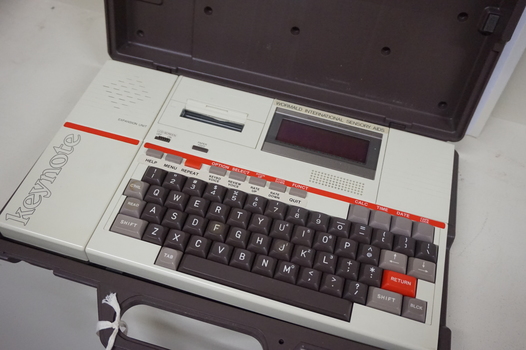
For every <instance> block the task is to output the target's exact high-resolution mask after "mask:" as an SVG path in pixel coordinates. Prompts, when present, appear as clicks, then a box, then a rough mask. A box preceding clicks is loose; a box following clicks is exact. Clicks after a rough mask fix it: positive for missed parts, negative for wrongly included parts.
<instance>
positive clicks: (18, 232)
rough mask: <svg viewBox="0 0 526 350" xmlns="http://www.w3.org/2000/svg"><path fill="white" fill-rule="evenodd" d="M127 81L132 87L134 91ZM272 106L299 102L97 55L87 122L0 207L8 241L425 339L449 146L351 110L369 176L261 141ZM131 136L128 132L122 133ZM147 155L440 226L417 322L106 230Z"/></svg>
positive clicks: (339, 212) (342, 328) (438, 293)
mask: <svg viewBox="0 0 526 350" xmlns="http://www.w3.org/2000/svg"><path fill="white" fill-rule="evenodd" d="M119 84H121V86H119ZM132 87H133V88H136V89H138V90H137V91H136V92H134V90H133V88H132ZM119 94H120V95H119ZM122 94H124V95H125V96H124V97H123V96H122ZM135 94H136V95H135ZM144 95H147V96H148V97H147V98H146V97H145V96H144ZM115 99H117V100H115ZM278 106H279V107H280V108H287V106H289V108H293V109H294V110H297V108H300V106H294V105H291V104H287V103H284V102H281V101H275V100H272V99H269V98H266V97H261V96H257V95H253V94H249V93H246V92H242V91H237V90H234V89H229V88H225V87H221V86H216V85H212V84H208V83H204V82H201V81H197V80H193V79H189V78H185V77H176V76H173V75H169V74H166V73H160V72H156V71H152V70H148V69H145V68H139V67H134V66H131V65H128V64H123V63H118V62H108V64H107V65H105V67H104V68H103V69H102V71H101V73H100V74H99V75H98V76H97V78H96V79H95V80H94V82H93V83H92V85H91V86H90V87H89V89H88V91H87V92H86V94H85V95H84V96H83V97H82V99H81V101H79V103H78V105H77V107H76V108H75V109H74V111H73V112H72V113H71V115H70V117H68V120H67V122H69V123H72V124H74V125H80V126H84V127H88V128H91V129H90V130H88V131H86V132H85V131H79V130H77V129H71V128H70V127H68V126H67V125H69V124H67V123H66V124H65V126H64V127H62V128H61V130H59V132H58V134H57V136H56V137H55V139H54V140H53V141H52V142H51V144H50V146H49V147H48V148H47V149H46V150H45V152H44V153H43V154H42V156H41V158H40V159H39V160H38V162H37V163H36V164H35V166H34V167H33V169H32V170H31V172H30V173H29V174H28V176H27V177H26V179H25V180H24V182H23V183H22V184H21V186H20V188H19V189H18V191H17V192H16V193H15V194H14V196H13V198H12V199H11V201H10V202H9V203H8V205H7V206H6V207H5V208H4V210H3V212H2V214H1V216H0V230H1V232H2V234H3V235H5V236H7V237H10V238H12V239H15V240H19V241H23V242H27V243H29V244H32V245H35V246H39V247H43V248H45V249H49V250H51V251H55V252H58V253H61V254H64V255H68V256H72V257H75V258H78V259H83V260H89V261H90V262H93V263H96V264H100V265H103V266H107V267H109V268H112V269H116V270H120V271H123V272H127V273H130V274H133V275H137V276H140V277H143V278H146V279H150V280H153V281H157V282H160V283H164V284H166V285H170V286H173V287H176V288H180V289H183V290H186V291H188V292H192V293H195V294H198V295H202V296H205V297H209V298H212V299H216V300H219V301H221V302H225V303H228V304H231V305H234V306H237V307H242V308H245V309H248V310H252V311H254V312H258V313H262V314H265V315H269V316H272V317H276V318H280V319H283V320H285V321H289V322H292V323H296V324H300V325H303V326H306V327H311V328H314V329H318V330H321V331H324V332H327V333H330V334H334V335H337V336H341V337H344V338H348V339H353V340H356V341H359V342H365V343H368V344H371V345H375V346H380V347H383V348H393V349H403V348H404V349H405V348H407V349H435V348H436V346H437V342H438V333H439V327H440V310H441V300H442V287H443V285H442V283H443V276H444V273H445V271H444V261H445V253H446V250H445V246H446V239H447V235H446V233H447V224H448V219H449V208H450V201H451V198H450V193H451V180H452V176H453V158H454V148H453V146H452V145H450V144H448V143H444V142H440V141H436V140H431V139H428V138H425V137H421V136H417V135H410V134H407V133H404V132H401V131H398V130H389V129H388V128H385V127H380V126H374V125H372V124H368V123H364V122H359V121H356V125H361V126H362V127H363V128H364V129H366V130H373V129H374V130H375V131H376V132H378V133H379V134H381V136H382V144H381V148H380V153H379V160H378V164H377V169H376V176H375V178H374V179H372V180H370V179H364V178H361V177H359V176H355V175H352V174H346V173H341V172H338V171H336V170H331V169H326V168H322V167H320V166H316V165H312V164H309V163H306V162H301V161H298V160H294V159H290V158H286V157H282V156H279V155H274V154H270V153H267V152H263V151H262V150H261V148H262V145H263V143H264V140H265V135H266V131H267V130H268V128H269V125H270V122H271V120H272V116H273V114H274V111H275V110H276V108H277V107H278ZM184 108H189V109H192V108H193V109H198V110H199V111H201V112H202V111H203V110H205V111H207V113H208V112H210V113H212V114H213V111H214V110H217V111H218V115H217V118H218V119H223V120H224V119H227V120H233V121H235V122H238V123H242V124H243V125H244V127H243V130H242V131H241V132H238V131H234V130H228V129H225V128H221V127H218V126H214V125H208V124H205V123H203V122H201V121H195V120H190V119H186V118H182V117H181V116H180V115H181V112H182V110H183V109H184ZM320 114H321V113H320ZM326 115H329V114H326ZM329 117H331V116H329ZM342 118H345V117H342ZM345 119H346V120H347V118H345ZM107 133H109V134H107ZM70 135H73V136H70ZM77 135H78V136H77ZM115 135H117V136H115ZM119 136H122V138H119ZM159 136H162V140H161V139H159ZM68 137H69V138H72V140H73V141H71V142H70V143H75V142H76V141H75V142H74V140H77V137H78V138H79V139H81V141H79V142H78V143H76V144H75V145H74V151H72V152H71V153H70V154H67V158H68V159H67V164H64V166H63V167H62V168H61V170H60V174H57V176H56V177H55V179H54V181H51V182H52V183H51V184H49V186H46V187H47V188H48V190H49V192H50V194H49V195H46V194H47V193H48V192H46V190H45V189H42V186H41V185H38V181H39V179H40V180H41V179H42V174H43V172H44V170H45V169H46V168H47V167H48V165H49V161H50V159H52V158H53V156H54V154H56V152H57V149H56V147H57V146H59V145H60V144H61V142H62V143H64V142H66V141H64V140H69V139H68ZM156 137H157V138H156ZM167 139H168V140H169V142H167V141H166V140H167ZM134 140H136V141H138V143H137V144H131V143H129V142H128V141H134ZM163 140H164V141H163ZM146 145H154V146H156V147H161V148H165V149H168V150H173V151H174V152H176V153H177V154H183V158H184V157H185V156H184V155H187V156H188V157H192V159H193V160H195V159H202V160H203V161H204V163H203V166H202V167H201V168H200V169H195V168H193V167H187V166H185V165H184V162H183V164H175V163H170V162H167V161H166V160H165V158H162V159H157V158H153V157H149V156H147V155H146V147H145V146H146ZM195 146H197V147H195ZM71 147H73V146H71ZM203 149H205V150H206V153H205V152H203ZM68 150H69V149H68ZM63 152H65V151H63ZM206 161H208V163H207V162H206ZM210 165H217V166H221V167H226V168H228V171H230V172H231V171H236V172H242V173H243V172H245V173H247V174H250V175H251V176H255V174H259V175H261V177H262V178H265V179H267V180H268V179H273V181H274V182H277V183H280V184H281V183H282V184H286V185H287V186H288V188H287V190H286V191H285V192H279V191H275V190H272V189H270V188H269V184H270V182H272V181H267V184H266V186H264V187H260V186H254V185H252V184H251V183H250V182H249V180H248V179H247V180H246V181H233V180H232V179H230V178H229V177H228V175H227V176H224V177H221V176H216V175H213V174H211V173H210V172H209V169H210ZM148 166H156V167H160V168H163V169H166V170H168V171H176V172H181V173H184V174H186V175H187V176H190V177H196V178H200V179H203V180H206V181H213V182H216V183H219V184H221V185H223V186H226V187H236V188H239V189H240V190H243V191H245V192H249V193H258V194H261V195H264V196H267V197H269V198H273V199H277V200H280V201H283V202H285V203H287V204H293V205H297V206H302V207H305V208H307V209H309V210H313V211H320V212H323V213H326V214H329V215H331V216H337V217H344V218H345V217H346V216H347V212H348V210H349V206H350V204H352V205H363V206H369V207H373V206H385V207H386V208H388V209H390V210H391V213H394V214H393V215H399V216H405V215H409V214H410V215H412V216H414V217H418V218H420V219H422V220H431V221H432V222H434V223H438V224H439V226H441V228H438V227H437V228H436V229H435V239H434V243H435V244H437V245H439V257H438V260H439V264H438V265H437V270H436V283H435V284H432V283H428V282H424V281H419V282H418V283H419V288H418V294H417V298H420V299H422V300H425V301H426V302H427V303H428V312H427V317H426V322H425V323H419V322H415V321H412V320H408V319H404V318H403V317H400V316H395V315H391V314H389V313H386V312H382V311H377V310H374V309H371V308H369V307H365V306H362V305H354V306H353V312H352V318H351V320H350V322H346V321H341V320H337V319H333V318H330V317H326V316H322V315H319V314H315V313H313V312H310V311H305V310H302V309H299V308H296V307H292V306H288V305H284V304H282V303H280V302H276V301H272V300H268V299H266V298H262V297H259V296H255V295H252V294H249V293H245V292H241V291H238V290H235V289H232V288H229V287H225V286H222V285H219V284H216V283H211V282H208V281H204V280H201V279H199V278H195V277H192V276H188V275H185V274H182V273H180V272H178V271H174V270H169V269H167V268H163V267H160V266H157V265H155V264H154V262H155V260H156V258H157V256H158V254H159V251H160V246H157V245H154V244H151V243H147V242H144V241H141V240H138V239H134V238H130V237H127V236H124V235H121V234H117V233H113V232H110V227H111V225H112V223H113V220H114V218H115V216H116V214H117V213H118V211H119V209H120V207H121V205H122V203H123V201H124V196H123V195H122V193H123V191H124V188H125V186H126V184H127V183H128V181H129V179H130V178H136V179H139V180H140V177H141V176H142V174H143V173H144V171H145V169H146V168H147V167H148ZM35 184H37V185H35ZM291 187H297V188H301V189H304V190H306V192H307V196H306V197H305V198H302V197H298V196H294V195H292V194H290V193H289V191H290V188H291ZM38 191H40V192H38ZM51 192H52V195H51ZM31 193H33V194H31ZM28 198H29V199H28ZM36 202H38V205H36ZM24 203H25V205H26V207H24ZM31 205H33V206H35V208H34V211H33V212H31V214H30V215H29V214H25V215H26V216H22V214H23V211H24V210H26V211H27V210H29V207H30V206H31ZM19 209H20V210H19ZM17 213H18V214H17ZM17 217H18V220H17ZM26 219H27V220H26Z"/></svg>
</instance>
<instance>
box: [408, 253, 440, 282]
mask: <svg viewBox="0 0 526 350" xmlns="http://www.w3.org/2000/svg"><path fill="white" fill-rule="evenodd" d="M435 269H436V264H435V263H432V262H430V261H426V260H422V259H418V258H409V261H408V263H407V274H408V275H409V276H413V277H416V278H419V279H422V280H425V281H428V282H432V283H435Z"/></svg>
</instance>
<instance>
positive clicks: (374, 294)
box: [366, 287, 403, 315]
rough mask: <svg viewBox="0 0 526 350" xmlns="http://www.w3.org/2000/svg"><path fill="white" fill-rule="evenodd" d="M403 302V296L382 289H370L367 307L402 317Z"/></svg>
mask: <svg viewBox="0 0 526 350" xmlns="http://www.w3.org/2000/svg"><path fill="white" fill-rule="evenodd" d="M402 300H403V297H402V295H401V294H398V293H395V292H391V291H388V290H385V289H381V288H376V287H370V288H369V294H368V296H367V304H366V305H367V306H370V307H373V308H375V309H378V310H382V311H387V312H390V313H392V314H396V315H400V313H401V312H402Z"/></svg>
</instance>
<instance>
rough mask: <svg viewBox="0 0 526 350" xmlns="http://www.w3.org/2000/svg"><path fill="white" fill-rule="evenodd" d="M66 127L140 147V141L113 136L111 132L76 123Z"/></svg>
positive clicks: (67, 124) (68, 123)
mask: <svg viewBox="0 0 526 350" xmlns="http://www.w3.org/2000/svg"><path fill="white" fill-rule="evenodd" d="M64 126H65V127H66V128H70V129H75V130H78V131H83V132H87V133H88V134H93V135H97V136H102V137H106V138H108V139H112V140H117V141H121V142H126V143H129V144H132V145H138V144H139V143H140V141H139V140H136V139H132V138H130V137H125V136H122V135H117V134H112V133H111V132H106V131H102V130H99V129H94V128H90V127H87V126H84V125H79V124H75V123H70V122H66V123H65V124H64Z"/></svg>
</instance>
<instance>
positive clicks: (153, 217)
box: [141, 203, 166, 224]
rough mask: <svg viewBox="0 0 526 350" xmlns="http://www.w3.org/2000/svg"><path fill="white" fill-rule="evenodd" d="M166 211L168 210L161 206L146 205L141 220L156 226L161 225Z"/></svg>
mask: <svg viewBox="0 0 526 350" xmlns="http://www.w3.org/2000/svg"><path fill="white" fill-rule="evenodd" d="M165 211H166V208H165V207H163V206H161V205H159V204H153V203H146V205H145V206H144V210H143V212H142V214H141V219H143V220H146V221H149V222H153V223H154V224H160V223H161V220H162V218H163V216H164V213H165Z"/></svg>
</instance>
